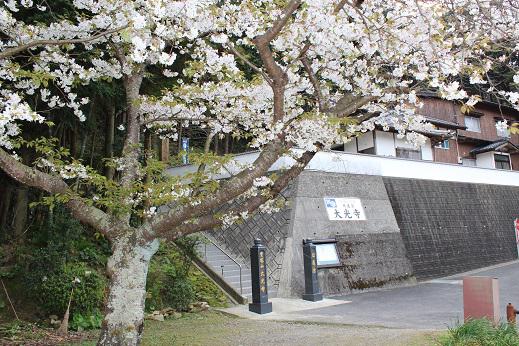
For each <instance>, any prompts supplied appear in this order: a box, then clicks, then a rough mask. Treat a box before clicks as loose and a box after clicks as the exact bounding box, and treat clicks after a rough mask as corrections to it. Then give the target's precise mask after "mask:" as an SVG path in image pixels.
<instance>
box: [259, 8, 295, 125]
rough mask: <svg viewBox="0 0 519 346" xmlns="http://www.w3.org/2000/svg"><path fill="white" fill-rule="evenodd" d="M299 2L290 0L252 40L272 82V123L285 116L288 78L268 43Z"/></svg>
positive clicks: (284, 23) (276, 34) (275, 35)
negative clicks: (276, 16) (280, 12)
mask: <svg viewBox="0 0 519 346" xmlns="http://www.w3.org/2000/svg"><path fill="white" fill-rule="evenodd" d="M300 5H301V1H295V0H292V1H290V2H289V3H288V5H287V6H286V8H285V9H284V10H283V13H282V14H281V16H280V17H279V18H278V19H276V20H275V21H274V23H273V24H272V27H270V28H269V29H268V30H267V31H266V32H265V33H264V34H263V35H259V36H257V37H255V38H254V39H253V42H254V44H255V45H256V48H257V49H258V53H259V55H260V57H261V61H262V62H263V64H264V65H265V69H266V70H267V74H268V76H269V77H270V79H271V80H272V84H271V86H272V91H273V92H274V119H273V120H274V122H276V121H282V120H283V118H284V116H285V86H286V85H287V83H288V76H287V74H286V73H285V72H284V71H283V69H282V68H281V67H280V66H279V65H278V64H277V63H276V61H275V59H274V55H273V54H272V51H271V50H270V42H272V40H273V39H275V38H276V37H277V36H278V35H279V33H280V32H281V30H282V29H283V27H284V26H285V25H286V24H287V22H288V20H289V18H290V17H291V16H292V14H293V13H294V12H295V11H296V10H297V9H298V8H299V6H300Z"/></svg>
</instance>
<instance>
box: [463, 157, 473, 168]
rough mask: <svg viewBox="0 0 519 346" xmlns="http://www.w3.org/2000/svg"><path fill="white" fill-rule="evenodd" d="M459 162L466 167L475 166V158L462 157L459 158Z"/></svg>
mask: <svg viewBox="0 0 519 346" xmlns="http://www.w3.org/2000/svg"><path fill="white" fill-rule="evenodd" d="M461 164H462V165H463V166H467V167H476V160H475V159H467V158H463V159H461Z"/></svg>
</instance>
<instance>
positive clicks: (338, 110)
mask: <svg viewBox="0 0 519 346" xmlns="http://www.w3.org/2000/svg"><path fill="white" fill-rule="evenodd" d="M378 99H379V97H378V96H354V95H351V94H346V95H344V96H343V97H341V98H340V99H339V101H337V104H336V105H335V106H334V107H332V108H328V109H325V110H324V112H325V113H331V114H334V115H336V116H337V117H340V118H344V117H347V116H350V115H352V114H353V113H355V112H356V111H357V110H359V108H361V107H362V106H365V105H367V104H368V103H370V102H373V101H376V100H378Z"/></svg>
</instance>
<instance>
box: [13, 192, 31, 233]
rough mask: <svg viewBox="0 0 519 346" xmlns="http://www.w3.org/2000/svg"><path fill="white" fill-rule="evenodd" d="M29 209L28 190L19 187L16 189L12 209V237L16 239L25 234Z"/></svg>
mask: <svg viewBox="0 0 519 346" xmlns="http://www.w3.org/2000/svg"><path fill="white" fill-rule="evenodd" d="M28 209H29V189H28V188H27V187H26V186H23V185H22V186H20V187H18V188H17V189H16V204H15V207H14V220H13V229H14V234H13V236H14V237H16V238H18V237H20V236H22V235H23V234H24V232H25V227H26V224H27V211H28Z"/></svg>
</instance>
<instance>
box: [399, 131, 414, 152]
mask: <svg viewBox="0 0 519 346" xmlns="http://www.w3.org/2000/svg"><path fill="white" fill-rule="evenodd" d="M395 147H396V148H405V149H409V150H418V147H416V146H415V145H414V144H413V143H409V142H406V140H405V138H402V139H401V138H398V136H396V135H395Z"/></svg>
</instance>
